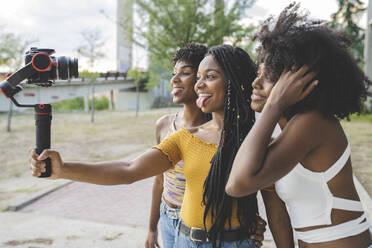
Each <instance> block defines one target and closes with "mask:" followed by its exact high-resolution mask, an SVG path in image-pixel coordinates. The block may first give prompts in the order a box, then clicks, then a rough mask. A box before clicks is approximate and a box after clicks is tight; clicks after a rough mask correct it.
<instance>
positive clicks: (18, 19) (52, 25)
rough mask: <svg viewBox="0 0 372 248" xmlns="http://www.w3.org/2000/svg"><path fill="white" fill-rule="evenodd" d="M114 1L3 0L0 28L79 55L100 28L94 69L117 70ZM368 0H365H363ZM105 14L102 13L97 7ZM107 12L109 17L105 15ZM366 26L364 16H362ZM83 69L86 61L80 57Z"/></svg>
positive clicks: (309, 4) (253, 15)
mask: <svg viewBox="0 0 372 248" xmlns="http://www.w3.org/2000/svg"><path fill="white" fill-rule="evenodd" d="M116 1H117V0H59V1H51V0H3V1H2V6H1V15H0V28H1V29H3V30H6V31H9V32H13V33H15V34H18V35H22V37H24V38H25V39H28V40H37V41H36V42H34V43H32V46H36V47H43V48H53V49H55V50H56V54H55V55H56V56H71V57H78V54H77V52H76V49H77V47H79V46H80V45H81V44H82V42H83V38H82V35H81V33H82V31H83V30H86V29H99V30H101V32H102V38H103V40H104V41H105V46H104V47H103V52H104V53H105V54H106V56H105V58H103V59H102V60H100V61H99V63H97V65H96V67H95V68H94V69H95V70H97V71H108V70H116V25H115V19H116ZM366 1H367V0H364V2H366ZM291 2H293V0H257V1H256V3H255V5H254V6H253V7H252V8H251V9H250V10H249V11H248V18H247V21H248V22H258V21H261V20H264V19H266V18H267V17H268V16H269V15H278V14H279V13H280V11H281V10H282V9H283V8H284V7H286V6H287V5H288V4H289V3H291ZM298 2H301V6H302V7H303V8H305V9H307V10H309V11H310V16H312V17H314V18H319V19H325V20H329V19H330V15H331V14H332V13H334V12H335V11H336V10H337V2H336V0H302V1H298ZM101 10H103V11H104V12H105V13H106V14H105V15H103V14H101V13H100V11H101ZM107 16H109V17H110V18H108V17H107ZM360 23H361V25H362V26H364V27H365V26H366V25H365V23H366V17H365V16H364V17H363V18H362V19H361V22H360ZM133 53H134V58H133V66H136V67H146V59H145V57H146V52H145V51H143V50H142V49H139V48H136V49H134V51H133ZM79 64H80V66H81V68H82V69H84V68H87V65H86V62H85V61H84V60H82V59H81V58H79Z"/></svg>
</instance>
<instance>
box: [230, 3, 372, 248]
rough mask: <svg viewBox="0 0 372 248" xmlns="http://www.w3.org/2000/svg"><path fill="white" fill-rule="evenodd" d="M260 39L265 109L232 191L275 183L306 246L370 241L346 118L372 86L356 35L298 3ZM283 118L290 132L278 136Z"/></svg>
mask: <svg viewBox="0 0 372 248" xmlns="http://www.w3.org/2000/svg"><path fill="white" fill-rule="evenodd" d="M255 39H256V40H258V41H259V42H260V46H259V48H258V62H259V75H258V77H257V78H256V79H255V81H254V82H253V84H252V86H253V93H252V97H251V98H252V102H251V107H252V109H254V110H255V111H258V112H261V111H262V112H261V116H260V118H259V119H258V120H257V121H256V123H255V124H254V126H253V127H252V129H251V131H250V132H249V134H248V135H247V137H246V138H245V140H244V142H243V143H242V145H241V146H240V149H239V151H238V153H237V155H236V157H235V160H234V163H233V168H232V170H231V174H230V178H229V180H228V183H227V186H226V191H227V193H228V194H229V195H232V196H235V197H243V196H246V195H250V194H252V193H254V192H256V191H257V190H259V189H262V188H264V187H266V186H268V185H272V184H275V191H276V194H277V195H278V196H279V198H280V199H281V200H282V201H283V202H284V203H285V205H286V208H287V210H288V214H289V217H290V220H291V225H292V227H293V228H294V229H295V233H296V237H297V239H298V241H299V246H300V247H301V248H305V247H306V248H307V247H309V248H334V247H337V248H349V247H353V248H366V247H368V246H370V245H371V244H372V240H371V235H370V232H369V230H368V229H369V228H370V224H369V223H368V220H367V219H366V215H365V213H364V211H363V207H362V205H361V203H360V200H359V197H358V193H357V191H356V189H355V186H354V182H353V174H352V167H351V159H350V144H349V141H348V139H347V137H346V135H345V133H344V131H343V129H342V126H341V125H340V122H339V120H340V119H343V118H348V117H349V115H350V114H352V113H358V112H360V111H361V109H362V102H363V100H365V98H366V96H367V94H368V87H369V86H370V85H371V82H370V81H369V80H368V79H367V78H366V76H365V75H364V73H363V72H362V71H361V70H360V69H359V67H358V66H357V64H356V62H355V60H354V59H353V57H352V56H351V55H350V53H349V52H348V45H349V44H350V40H349V38H348V37H347V36H346V35H345V34H344V33H342V32H339V31H337V30H332V29H330V28H328V27H327V25H326V24H325V23H323V22H321V21H313V20H311V19H310V18H308V16H307V14H304V13H303V12H301V11H299V5H298V4H296V3H293V4H291V5H289V6H288V7H287V8H285V9H284V11H283V12H282V13H281V14H280V15H279V17H278V18H276V19H274V18H272V17H271V18H269V19H267V20H266V21H265V22H264V23H263V25H262V28H261V30H260V31H259V32H258V34H257V35H256V36H255ZM309 82H310V83H309ZM278 122H279V124H280V126H281V128H282V132H281V134H280V135H279V136H278V137H277V138H276V139H274V140H273V141H270V137H271V133H272V132H273V129H274V127H275V125H276V123H278ZM269 209H270V208H269ZM268 216H269V225H270V226H271V225H274V224H276V225H277V224H278V223H275V216H274V214H272V213H271V214H270V213H269V214H268ZM270 217H272V218H270ZM270 219H272V220H273V221H274V223H270ZM370 247H372V245H371V246H370Z"/></svg>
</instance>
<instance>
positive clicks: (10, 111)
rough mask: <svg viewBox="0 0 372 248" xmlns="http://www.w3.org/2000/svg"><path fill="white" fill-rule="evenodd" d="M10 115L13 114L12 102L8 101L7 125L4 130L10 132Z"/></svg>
mask: <svg viewBox="0 0 372 248" xmlns="http://www.w3.org/2000/svg"><path fill="white" fill-rule="evenodd" d="M12 116H13V103H12V102H11V101H9V111H8V125H7V127H6V131H7V132H10V131H11V130H12V128H11V125H12Z"/></svg>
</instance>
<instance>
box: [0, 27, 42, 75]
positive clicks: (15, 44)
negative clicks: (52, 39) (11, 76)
mask: <svg viewBox="0 0 372 248" xmlns="http://www.w3.org/2000/svg"><path fill="white" fill-rule="evenodd" d="M32 42H35V40H27V39H24V38H23V37H22V36H20V35H16V34H13V33H10V32H2V33H0V66H5V67H6V68H7V69H9V70H11V71H15V70H17V69H19V67H21V66H22V64H23V63H24V58H25V56H24V55H25V51H26V50H27V49H28V46H29V45H30V44H31V43H32Z"/></svg>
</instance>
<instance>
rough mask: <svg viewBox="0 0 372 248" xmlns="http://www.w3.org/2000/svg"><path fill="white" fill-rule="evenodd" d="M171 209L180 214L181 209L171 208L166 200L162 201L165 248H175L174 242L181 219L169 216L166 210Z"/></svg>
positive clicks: (161, 216) (162, 229) (161, 213)
mask: <svg viewBox="0 0 372 248" xmlns="http://www.w3.org/2000/svg"><path fill="white" fill-rule="evenodd" d="M167 209H170V210H173V211H176V212H178V216H179V214H180V213H179V212H180V209H175V208H171V207H169V206H168V205H167V204H166V203H165V202H164V200H162V201H161V204H160V220H159V222H160V224H159V225H160V232H161V237H162V239H163V246H162V247H163V248H174V247H175V246H174V241H175V238H176V235H175V234H176V230H177V226H178V222H179V219H178V218H175V216H168V215H167V212H166V210H167Z"/></svg>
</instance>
